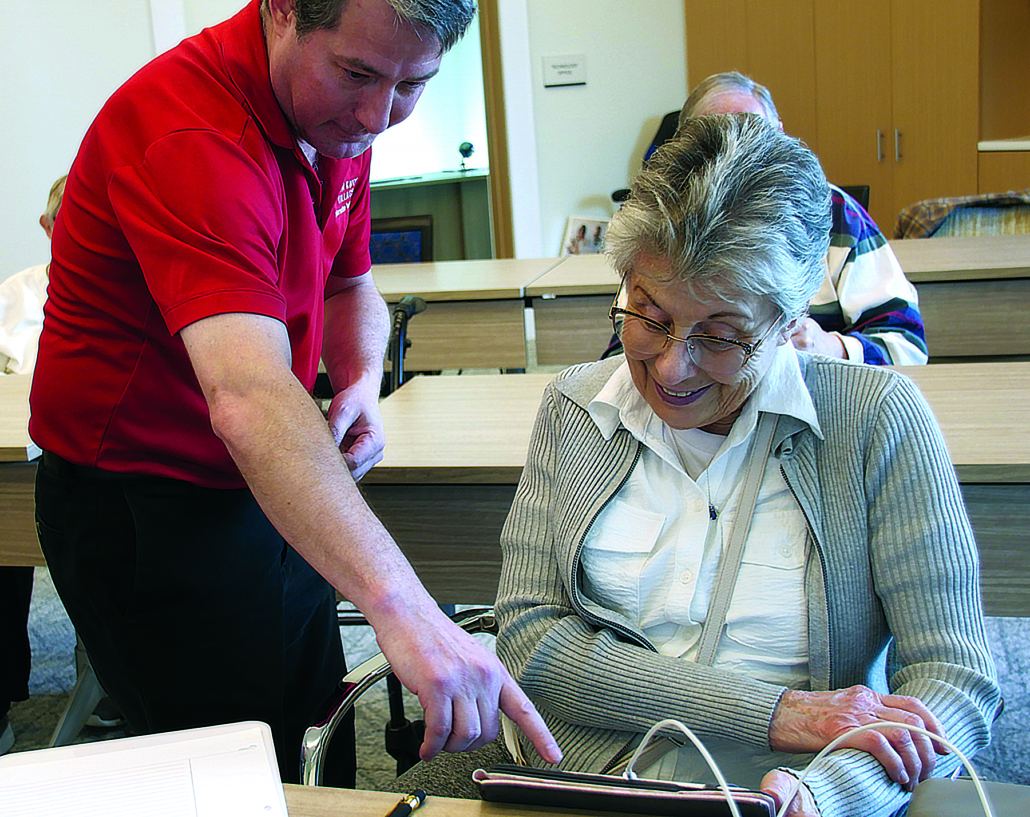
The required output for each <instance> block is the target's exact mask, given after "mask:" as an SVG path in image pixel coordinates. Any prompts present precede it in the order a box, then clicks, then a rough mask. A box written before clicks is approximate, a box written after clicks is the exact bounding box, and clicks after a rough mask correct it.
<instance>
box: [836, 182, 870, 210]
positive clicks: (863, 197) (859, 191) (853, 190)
mask: <svg viewBox="0 0 1030 817" xmlns="http://www.w3.org/2000/svg"><path fill="white" fill-rule="evenodd" d="M838 187H840V189H841V190H843V191H844V192H845V193H847V194H848V195H849V196H851V198H853V199H854V200H855V201H857V202H858V203H859V204H861V205H862V209H863V210H868V209H869V185H868V184H841V185H838Z"/></svg>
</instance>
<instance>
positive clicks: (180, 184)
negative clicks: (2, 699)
mask: <svg viewBox="0 0 1030 817" xmlns="http://www.w3.org/2000/svg"><path fill="white" fill-rule="evenodd" d="M397 7H400V8H401V11H398V10H397ZM472 13H473V7H472V3H471V0H446V2H439V0H434V1H433V2H430V1H429V0H413V2H407V3H403V4H401V3H399V2H398V0H263V2H261V0H253V2H251V4H250V5H248V6H247V7H246V8H245V9H243V11H241V12H240V13H239V14H237V15H236V16H235V17H233V18H232V19H230V20H228V21H227V22H225V23H223V24H221V25H219V26H215V27H213V28H210V29H207V30H205V31H204V32H202V33H201V34H199V35H197V36H196V37H193V38H191V39H189V40H186V41H184V42H183V43H181V44H180V45H179V46H178V47H176V48H174V49H173V50H171V51H170V52H168V53H167V54H164V55H162V56H160V57H158V58H157V59H155V60H154V61H153V62H151V63H150V64H148V65H147V66H145V67H144V68H143V69H141V70H140V71H139V72H138V73H137V74H136V75H135V76H133V77H132V78H131V79H130V80H129V81H128V82H127V83H126V84H125V85H124V86H122V87H121V88H120V89H119V90H118V91H117V92H116V93H115V94H114V95H113V96H112V97H111V99H110V100H109V101H108V102H107V104H106V105H105V106H104V108H103V109H102V110H101V112H100V114H99V115H98V116H97V118H96V120H95V121H94V123H93V125H92V126H91V127H90V129H89V131H88V132H87V134H86V137H85V139H84V141H83V143H82V147H81V148H80V151H79V154H78V157H77V158H76V160H75V164H74V166H73V167H72V171H71V174H70V176H69V179H68V184H67V187H66V191H65V198H64V206H63V208H62V211H61V217H60V218H59V219H58V222H57V225H56V229H55V233H54V239H53V251H54V252H53V256H54V258H53V263H52V266H51V273H50V296H49V300H48V304H47V308H46V321H45V324H44V329H43V334H42V337H41V340H40V349H39V358H38V362H37V366H36V375H35V380H34V383H33V388H32V395H31V406H32V420H31V423H30V432H31V434H32V437H33V439H34V440H36V441H37V442H38V444H39V445H40V446H41V447H42V448H43V449H44V452H45V453H44V456H43V462H42V464H41V466H40V468H39V469H38V472H37V483H36V503H37V522H38V529H39V534H40V541H41V544H42V546H43V549H44V552H45V554H46V556H47V561H48V564H49V566H50V570H51V573H52V575H53V578H54V582H55V584H56V585H57V588H58V590H59V592H60V594H61V597H62V599H63V600H64V602H65V606H66V607H67V608H68V612H69V614H70V616H71V618H72V621H73V623H74V624H75V627H76V629H77V630H78V632H79V633H80V634H81V636H82V638H83V641H84V642H85V644H86V647H87V650H88V652H89V654H90V658H91V660H92V662H93V666H94V669H95V670H96V672H97V675H98V677H99V678H100V680H101V682H102V683H103V685H104V687H105V688H106V689H107V691H108V692H109V693H110V694H111V695H112V697H113V698H114V699H115V700H116V701H117V702H118V704H119V705H120V706H121V708H122V711H123V712H124V713H125V715H126V717H127V718H128V720H129V722H130V724H131V725H132V726H133V727H134V728H135V729H136V730H137V731H139V732H150V731H165V730H170V729H177V728H184V727H189V726H197V725H203V724H208V723H220V722H226V721H235V720H245V719H258V720H263V721H266V722H268V723H269V724H271V726H272V730H273V734H274V735H275V737H276V742H277V746H278V748H279V758H280V768H281V771H282V773H283V775H284V777H285V778H286V779H295V778H296V774H297V757H298V752H297V750H298V748H299V743H300V736H301V733H302V730H303V729H304V727H305V726H306V725H307V724H308V723H310V722H311V721H312V719H313V718H314V717H315V716H316V714H317V712H318V710H319V708H320V707H321V706H322V705H323V704H324V702H325V701H326V699H327V698H328V697H329V696H330V695H331V694H332V693H333V691H334V690H335V686H336V682H337V681H338V680H339V678H340V677H341V674H342V672H343V656H342V651H341V649H340V641H339V635H338V633H337V631H336V626H335V596H334V593H333V588H334V587H335V588H337V589H339V590H340V591H341V592H342V593H343V594H345V595H346V596H347V597H348V598H349V599H351V600H352V601H353V602H354V603H355V604H356V605H357V607H358V608H359V609H360V610H361V611H362V612H363V613H364V614H365V615H366V616H367V618H368V620H369V621H370V623H371V624H372V625H373V627H374V628H375V631H376V636H377V639H378V642H379V644H380V646H381V647H382V648H383V650H384V651H385V652H386V655H387V656H388V658H389V659H390V661H391V662H392V664H393V666H394V669H395V671H396V673H397V675H398V677H399V678H400V679H401V681H402V682H403V683H404V684H405V685H406V686H407V687H408V688H409V689H411V690H412V691H414V692H415V693H416V694H417V695H418V696H419V699H420V701H421V703H422V705H423V707H424V708H425V710H426V722H427V731H426V739H425V743H424V744H423V747H422V755H423V757H429V756H432V755H434V754H436V753H437V752H438V751H440V750H441V749H443V750H448V751H460V750H464V749H469V748H475V747H478V746H480V745H482V744H484V743H485V742H488V741H490V740H492V739H493V738H494V736H495V735H496V733H497V728H498V723H497V719H498V716H497V710H498V708H500V709H502V710H504V711H505V712H508V713H509V714H510V715H511V716H512V717H513V718H514V719H515V720H516V721H517V722H518V723H519V724H520V725H521V726H522V728H523V729H524V730H526V731H527V733H528V734H530V735H532V736H533V737H534V739H535V740H536V742H537V743H538V745H539V748H540V749H541V753H542V754H544V756H545V757H553V758H554V759H557V758H558V756H559V752H558V749H557V746H556V745H555V744H554V741H553V738H551V736H550V734H549V733H548V732H547V730H546V727H544V725H543V722H542V721H541V720H540V718H539V716H538V715H537V713H536V712H535V710H533V708H532V706H531V705H530V703H529V702H528V700H527V699H526V697H525V695H524V694H523V693H522V691H521V690H520V689H519V688H518V687H517V686H516V685H515V683H514V682H513V681H512V679H511V677H510V676H509V675H508V674H507V672H505V670H504V669H503V668H502V667H501V665H500V664H499V663H498V661H497V660H496V658H495V657H494V656H493V655H492V654H490V653H489V652H488V651H486V650H484V649H483V648H482V647H481V646H480V645H479V644H478V643H477V642H476V641H475V640H474V639H472V638H471V637H470V636H467V635H466V634H465V633H464V632H462V631H461V630H460V629H458V628H456V627H455V626H454V625H452V624H451V623H450V621H449V620H448V619H446V617H444V616H443V614H442V613H441V612H440V611H439V608H438V607H437V606H436V604H435V603H434V602H433V600H432V598H431V597H430V596H429V595H428V593H426V591H425V589H424V588H423V587H422V586H421V584H420V583H419V581H418V579H417V578H416V576H415V574H414V572H413V571H412V569H411V567H410V566H409V565H408V563H407V561H406V560H405V559H404V557H403V556H402V554H401V553H400V551H399V549H398V548H397V546H396V545H395V543H394V542H393V541H392V539H391V538H390V536H389V535H388V534H387V532H386V531H385V530H384V529H383V527H382V525H381V524H380V523H379V521H378V520H377V519H376V518H375V516H374V515H373V514H372V512H371V511H370V510H369V509H368V507H367V506H366V504H365V503H364V501H363V500H362V498H361V496H360V494H359V492H358V490H357V487H356V484H355V481H356V480H357V479H359V478H360V477H361V476H362V475H363V474H364V473H365V472H366V471H367V470H368V469H369V468H371V467H372V466H373V465H374V464H375V463H376V462H378V460H379V459H380V457H381V454H382V449H383V428H382V420H381V417H380V415H379V410H378V407H377V400H378V394H379V383H380V379H381V374H382V372H381V366H382V359H383V354H384V350H385V339H386V335H387V330H388V316H387V312H386V308H385V306H384V304H383V301H382V298H381V297H380V296H379V294H378V292H377V291H376V289H375V286H374V284H373V282H372V279H371V275H370V262H369V255H368V237H369V184H368V169H369V160H370V154H369V151H368V147H369V145H370V144H371V143H372V140H373V139H374V138H375V136H376V135H377V134H379V133H381V132H382V131H383V130H385V129H386V128H388V127H390V126H391V125H394V124H396V123H397V122H400V121H401V120H403V119H404V118H405V117H406V116H408V114H409V113H410V112H411V110H412V108H413V107H414V105H415V103H416V101H417V100H418V98H419V96H420V94H421V92H422V89H423V87H424V86H425V84H426V82H427V81H428V80H429V79H430V78H431V77H432V76H433V75H434V74H435V73H436V72H437V70H438V68H439V65H440V59H441V56H442V54H443V52H444V51H446V50H447V48H449V47H450V46H451V45H453V43H454V42H455V41H456V40H457V39H458V38H460V37H461V35H462V34H463V33H464V30H465V28H466V27H467V25H468V24H469V21H470V20H471V17H472ZM320 356H321V357H322V358H323V359H324V361H325V364H326V368H327V370H328V372H329V376H330V379H331V381H332V383H333V385H334V387H335V389H336V391H337V394H336V396H335V398H334V399H333V401H332V405H331V408H330V411H329V422H328V424H327V423H326V422H325V420H323V418H322V416H321V414H320V413H319V411H318V409H317V408H316V406H315V404H314V402H313V401H312V400H311V397H310V390H311V387H312V385H313V383H314V378H315V375H316V371H317V365H318V360H319V357H320ZM287 543H288V544H287Z"/></svg>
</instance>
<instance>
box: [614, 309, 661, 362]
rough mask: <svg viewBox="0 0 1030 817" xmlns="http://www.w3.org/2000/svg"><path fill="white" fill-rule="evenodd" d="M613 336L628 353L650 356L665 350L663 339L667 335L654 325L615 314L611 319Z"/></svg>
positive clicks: (632, 317) (628, 316)
mask: <svg viewBox="0 0 1030 817" xmlns="http://www.w3.org/2000/svg"><path fill="white" fill-rule="evenodd" d="M612 324H613V326H614V327H615V334H616V335H618V336H619V340H621V341H622V345H623V347H624V348H626V349H627V350H628V351H631V352H635V353H637V354H638V355H642V356H650V355H657V354H659V353H660V352H661V351H662V349H663V348H665V339H666V338H667V337H668V335H669V333H668V332H667V331H666V330H665V329H663V328H661V327H660V326H656V325H654V324H651V323H648V322H647V321H644V320H641V319H640V318H638V317H636V316H634V315H625V314H623V313H621V312H616V313H615V314H614V316H613V317H612Z"/></svg>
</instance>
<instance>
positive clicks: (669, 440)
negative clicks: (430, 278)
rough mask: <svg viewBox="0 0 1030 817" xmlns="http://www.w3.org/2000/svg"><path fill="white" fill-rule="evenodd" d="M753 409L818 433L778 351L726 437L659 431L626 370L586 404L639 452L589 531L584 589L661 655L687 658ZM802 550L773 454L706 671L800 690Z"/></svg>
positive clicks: (796, 510) (792, 368) (734, 496)
mask: <svg viewBox="0 0 1030 817" xmlns="http://www.w3.org/2000/svg"><path fill="white" fill-rule="evenodd" d="M760 410H761V411H767V412H775V413H780V414H788V415H791V416H794V417H797V418H799V419H801V420H803V421H805V422H807V423H808V424H809V425H810V426H811V427H812V428H813V430H814V431H815V432H816V434H819V435H820V436H821V431H820V429H819V424H818V420H817V419H816V416H815V408H814V407H813V405H812V401H811V397H810V396H809V394H808V390H807V389H806V388H805V385H804V382H803V380H802V378H801V371H800V368H799V367H798V362H797V355H796V353H795V351H794V349H793V347H791V346H790V345H789V344H784V345H782V346H779V347H777V353H776V357H775V358H774V361H773V363H772V365H771V366H770V369H769V371H768V372H767V373H766V376H765V377H764V378H763V379H762V381H761V382H760V383H759V385H758V387H757V388H756V389H755V391H754V393H753V394H752V395H751V397H750V398H749V399H748V401H747V402H746V404H745V406H744V410H743V411H742V412H741V414H740V417H738V418H737V421H736V422H735V423H734V425H733V427H732V429H731V430H730V433H729V435H728V436H726V437H723V436H719V435H713V434H709V433H707V432H704V431H701V430H699V429H688V430H675V429H672V428H670V427H669V426H667V425H666V424H665V423H664V422H663V421H662V420H661V419H660V418H658V416H657V415H656V414H655V413H654V412H653V411H652V410H651V408H650V406H648V404H647V402H646V400H644V398H643V397H642V396H641V395H640V393H639V392H638V391H637V389H636V387H635V386H634V385H633V382H632V379H631V377H630V373H629V368H628V366H627V365H623V366H621V367H620V368H619V369H618V370H616V372H615V373H614V374H613V375H612V377H611V378H610V380H609V381H608V383H607V384H606V385H605V387H604V388H603V389H602V390H601V392H600V393H599V394H598V395H597V397H596V398H595V399H594V400H593V401H592V403H591V404H590V407H589V411H590V414H591V417H592V418H593V419H594V422H595V423H596V424H597V425H598V427H599V428H600V430H601V431H602V433H604V434H605V435H606V436H607V437H610V436H611V434H613V433H614V431H615V428H616V427H617V425H618V424H619V423H620V422H621V423H622V424H623V425H624V426H625V427H626V428H627V430H628V431H629V432H630V433H631V434H632V435H633V436H634V437H635V438H636V439H638V440H640V441H641V442H642V443H643V444H644V449H643V453H642V456H641V459H640V462H639V463H638V464H637V467H636V468H635V469H634V470H633V472H632V473H631V475H630V477H629V479H628V480H627V482H626V484H625V485H624V486H623V487H622V489H620V491H619V492H618V494H616V496H615V497H614V498H613V500H612V501H611V502H610V503H609V504H608V505H607V507H605V509H604V510H603V511H602V512H601V514H600V515H599V516H598V518H597V520H596V521H595V523H594V525H593V526H592V527H591V529H590V531H589V532H588V533H587V537H586V540H585V542H584V549H583V555H582V564H583V569H584V592H585V593H586V594H587V595H588V596H589V597H590V598H592V599H593V600H594V601H596V602H597V603H598V604H601V605H603V606H605V607H608V608H610V609H614V610H617V611H618V612H620V613H622V614H623V615H625V616H626V617H627V618H629V619H630V620H631V621H634V622H636V623H637V625H638V626H639V627H640V628H641V629H642V630H643V631H644V633H645V635H647V637H648V638H649V639H650V640H651V641H652V643H654V645H655V646H656V647H657V648H658V650H659V652H661V653H662V654H664V655H672V656H679V657H683V658H684V659H686V660H694V659H695V656H696V651H697V646H698V640H699V638H700V635H701V627H702V625H703V624H704V621H705V618H706V616H707V611H708V603H709V598H710V595H711V591H712V586H713V583H714V580H715V575H716V570H717V568H718V565H719V559H720V557H721V556H722V553H723V549H724V547H725V543H726V539H727V538H728V536H729V531H730V527H731V525H732V523H733V520H734V517H735V515H736V512H735V508H736V505H737V504H738V503H739V499H740V494H741V491H742V487H743V485H742V483H743V477H744V470H745V469H744V466H745V465H746V458H747V453H748V449H749V443H750V441H751V438H752V437H753V436H754V430H755V426H756V423H757V418H758V412H759V411H760ZM710 505H711V506H713V507H714V508H715V510H716V513H717V518H716V519H714V520H713V519H711V518H710V516H711V514H710V511H709V506H710ZM808 550H809V542H808V535H807V528H806V524H805V519H804V515H803V514H802V512H801V508H800V507H799V506H798V504H797V500H795V499H794V497H793V496H792V494H791V493H790V489H789V488H788V487H787V484H786V482H785V481H784V479H783V476H782V474H781V473H780V468H779V463H778V461H777V460H776V459H775V457H770V459H769V462H768V465H767V467H766V471H765V474H764V477H763V481H762V485H761V488H760V490H759V494H758V502H757V505H756V508H755V513H754V517H753V521H752V525H751V530H750V532H749V534H748V538H747V541H746V544H745V548H744V554H743V557H742V562H741V567H740V572H739V575H738V577H737V584H736V588H735V590H734V594H733V599H732V601H731V603H730V607H729V611H728V613H727V617H726V629H725V631H724V633H723V636H722V639H721V641H720V643H719V647H718V649H717V651H716V655H715V660H714V664H713V666H716V667H721V668H724V669H728V670H733V671H737V672H743V673H745V674H747V675H749V676H751V677H753V678H757V679H759V680H762V681H767V682H769V683H775V684H782V685H784V686H788V687H791V688H805V687H807V686H808V684H809V673H808V608H807V603H806V601H805V588H804V581H805V563H806V559H807V556H808Z"/></svg>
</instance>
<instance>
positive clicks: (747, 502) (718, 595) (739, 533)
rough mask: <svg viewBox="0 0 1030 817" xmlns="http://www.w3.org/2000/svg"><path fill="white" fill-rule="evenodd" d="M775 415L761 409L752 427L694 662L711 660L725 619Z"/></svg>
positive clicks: (768, 448) (742, 553)
mask: <svg viewBox="0 0 1030 817" xmlns="http://www.w3.org/2000/svg"><path fill="white" fill-rule="evenodd" d="M778 419H779V415H777V414H770V413H768V412H762V414H761V415H760V416H759V420H758V428H756V429H755V440H754V444H753V447H752V449H751V457H750V460H749V461H748V465H747V473H746V475H745V477H744V490H743V494H742V495H741V498H740V507H739V508H738V509H737V514H736V516H735V517H734V519H733V526H732V527H731V528H730V542H729V546H728V547H727V548H726V552H725V553H724V554H723V557H722V560H721V563H720V564H719V572H718V573H717V574H716V577H715V584H714V586H713V587H712V598H711V601H710V602H709V604H708V615H707V617H706V618H705V625H704V627H703V628H702V629H701V638H700V640H699V642H698V648H697V663H699V664H706V665H708V666H711V664H712V661H713V660H715V650H716V648H717V647H718V646H719V641H720V639H721V638H722V629H723V625H725V623H726V612H727V611H728V610H729V608H730V600H731V599H732V598H733V588H734V585H736V583H737V573H738V572H739V571H740V559H741V557H742V556H743V555H744V543H745V542H747V535H748V532H749V531H750V530H751V519H752V517H753V516H754V514H755V504H756V503H757V502H758V489H759V488H761V487H762V479H763V478H764V477H765V466H766V463H767V462H768V461H769V453H770V452H771V451H772V441H773V435H774V434H775V433H776V421H777V420H778Z"/></svg>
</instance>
